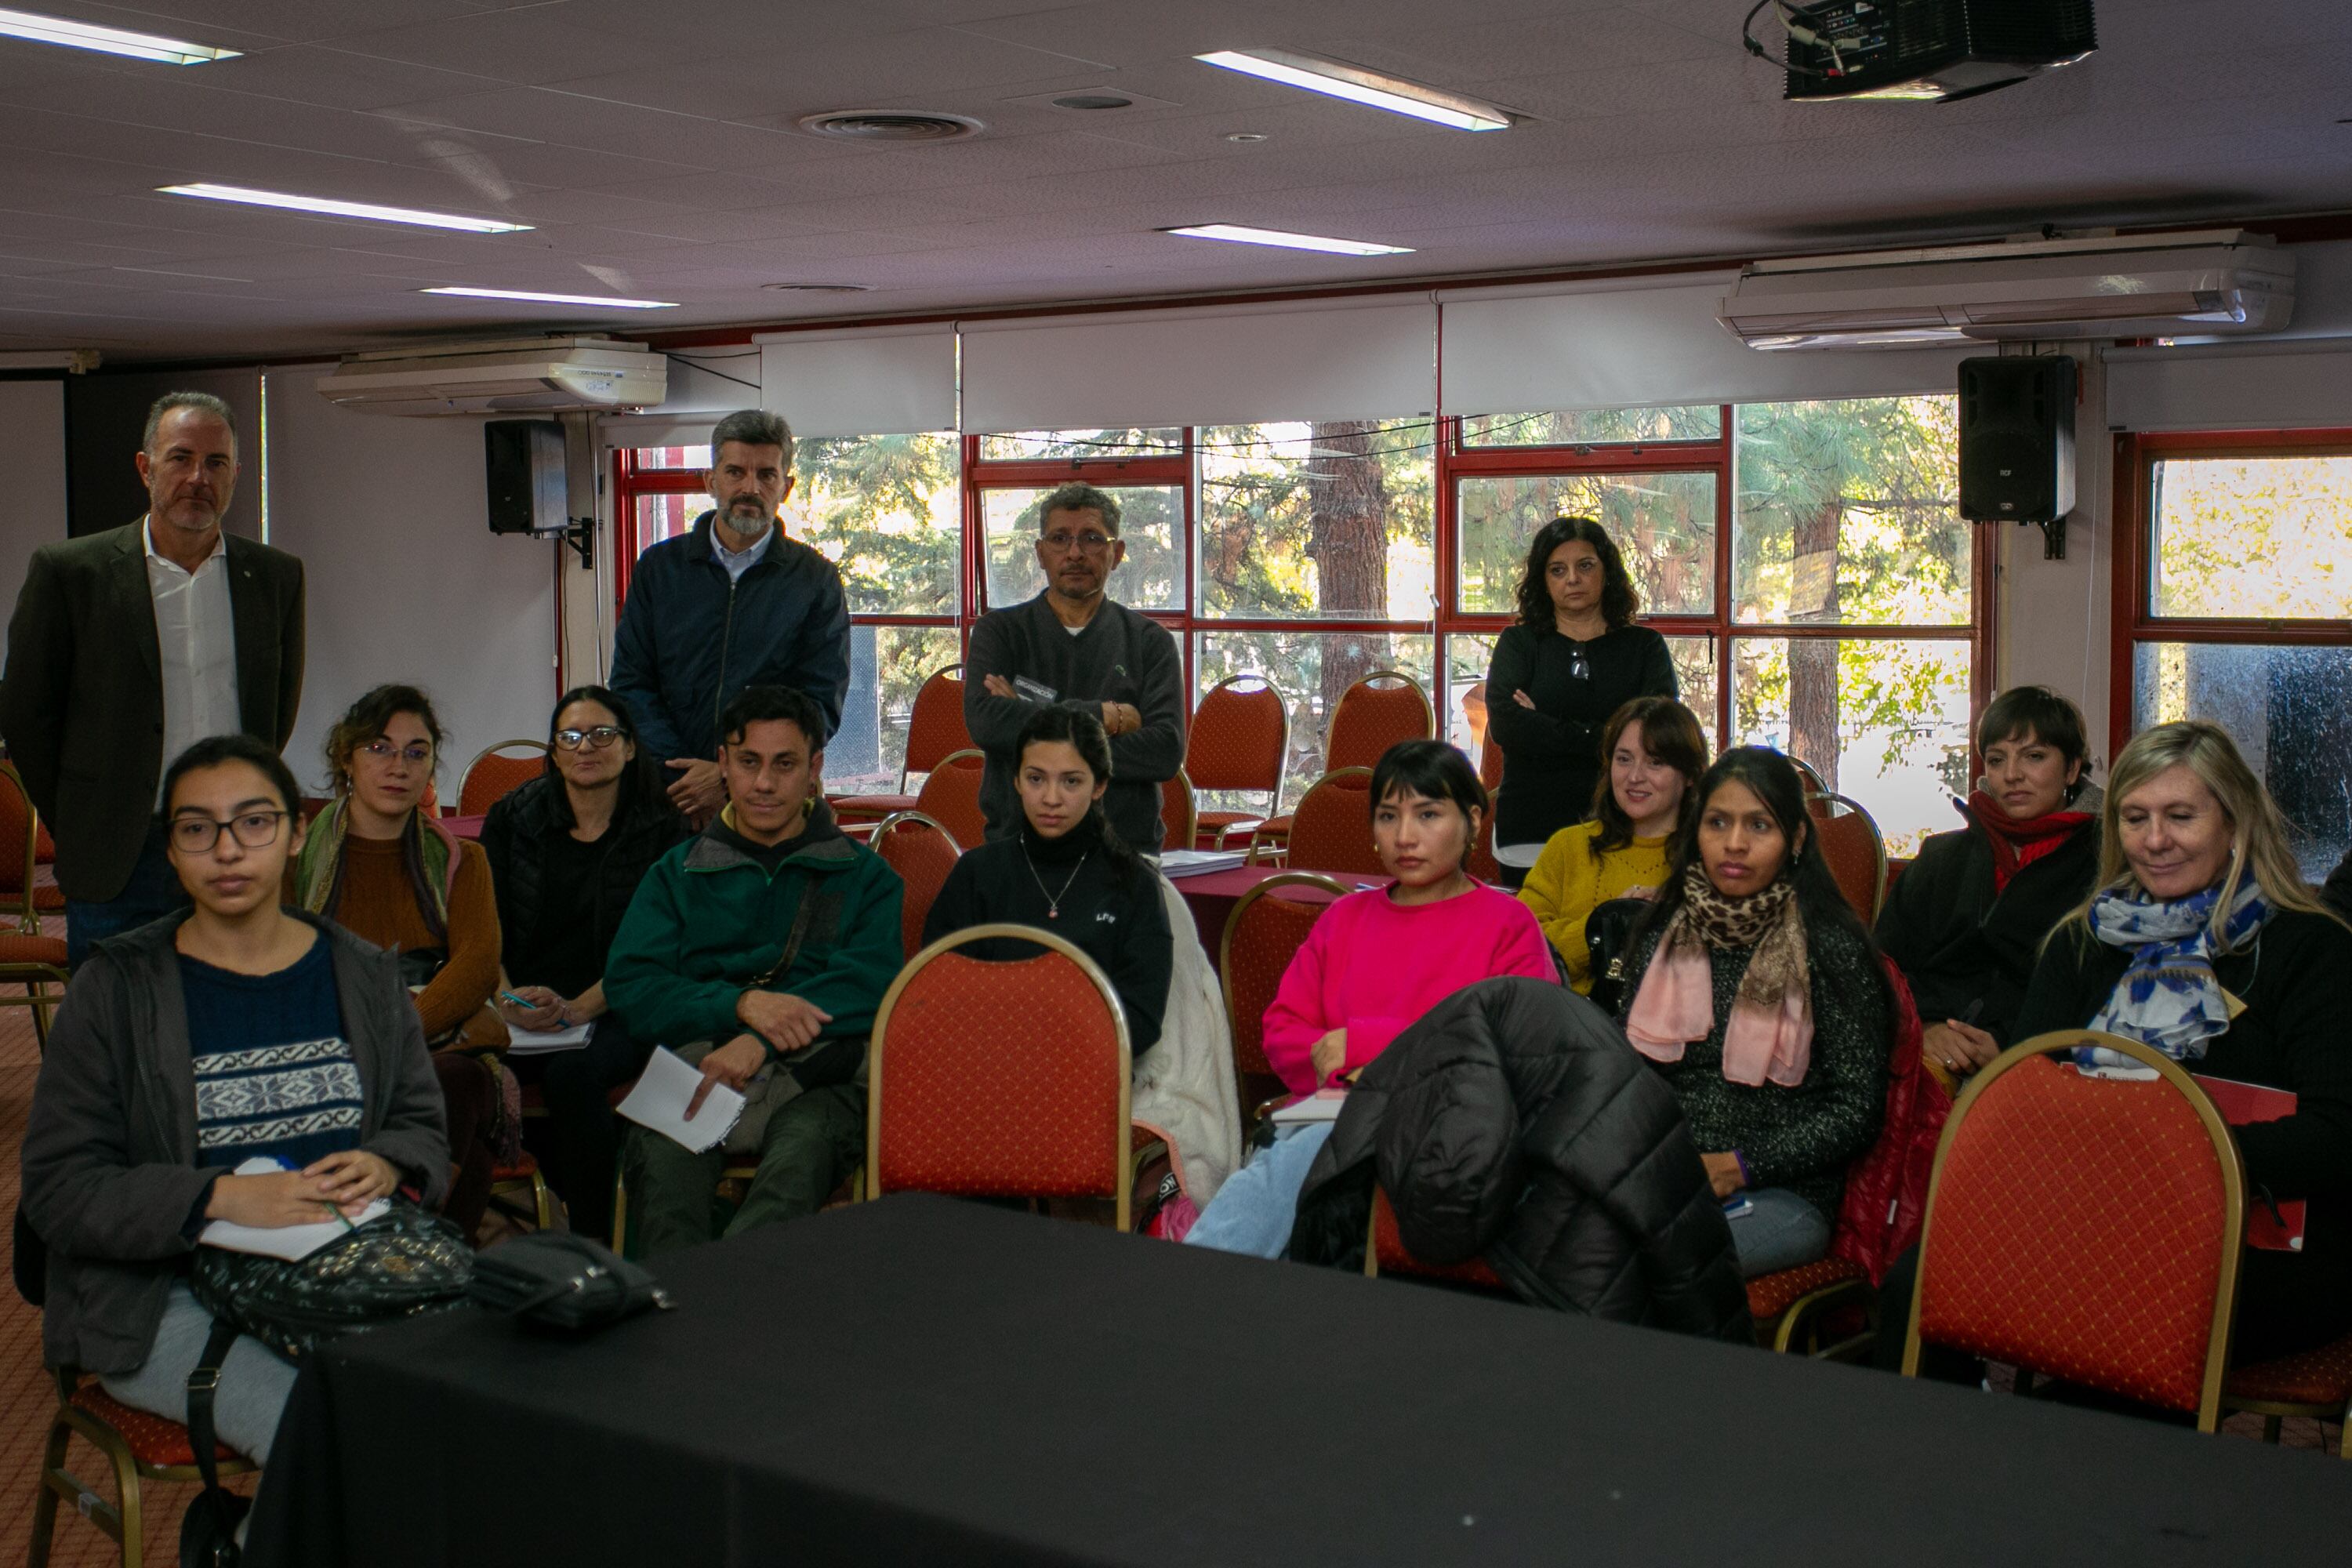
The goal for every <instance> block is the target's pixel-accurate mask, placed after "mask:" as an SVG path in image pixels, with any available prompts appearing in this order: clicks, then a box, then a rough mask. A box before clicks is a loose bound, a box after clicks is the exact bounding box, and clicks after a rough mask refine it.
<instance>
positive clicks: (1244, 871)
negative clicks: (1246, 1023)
mask: <svg viewBox="0 0 2352 1568" xmlns="http://www.w3.org/2000/svg"><path fill="white" fill-rule="evenodd" d="M1306 869H1307V868H1306V867H1303V866H1236V867H1234V868H1233V869H1232V870H1230V871H1206V872H1203V873H1202V874H1201V875H1200V876H1197V877H1179V878H1177V879H1175V880H1176V890H1177V891H1178V892H1180V893H1181V894H1183V895H1184V902H1185V903H1186V904H1188V905H1189V906H1191V908H1192V923H1193V924H1194V925H1196V926H1198V927H1199V928H1200V931H1201V945H1202V947H1205V948H1207V949H1208V950H1209V962H1210V963H1215V962H1217V948H1218V946H1219V944H1220V943H1221V942H1223V940H1224V935H1225V921H1227V920H1228V919H1230V918H1231V917H1232V915H1233V912H1234V905H1235V904H1237V903H1239V902H1241V900H1242V895H1243V894H1244V893H1246V892H1248V891H1249V890H1250V889H1252V888H1255V887H1256V886H1257V885H1258V884H1259V883H1260V882H1263V881H1265V880H1266V879H1268V878H1270V877H1279V876H1281V875H1282V874H1283V873H1284V872H1285V871H1303V870H1306ZM1317 875H1318V876H1325V877H1328V878H1330V879H1332V880H1333V881H1335V882H1337V883H1339V886H1341V887H1343V888H1346V889H1349V890H1351V891H1352V890H1353V889H1358V888H1384V887H1386V886H1388V880H1389V879H1387V878H1386V877H1381V878H1376V879H1371V880H1370V881H1367V880H1366V879H1363V878H1361V877H1359V876H1357V875H1355V874H1354V873H1352V872H1343V871H1322V872H1318V873H1317ZM1272 896H1273V897H1275V898H1277V899H1297V900H1301V901H1303V902H1306V903H1313V904H1328V903H1329V902H1330V901H1331V898H1330V895H1329V894H1328V893H1325V892H1323V891H1322V890H1321V889H1316V888H1309V887H1306V886H1303V885H1302V886H1299V887H1296V888H1284V889H1277V890H1276V892H1275V893H1274V894H1273V895H1272Z"/></svg>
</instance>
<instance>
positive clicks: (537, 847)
mask: <svg viewBox="0 0 2352 1568" xmlns="http://www.w3.org/2000/svg"><path fill="white" fill-rule="evenodd" d="M571 831H572V797H571V796H570V795H566V794H565V793H564V790H563V784H562V781H561V780H559V779H556V778H554V777H552V776H551V775H548V774H541V776H540V777H538V778H535V779H532V780H530V782H529V783H527V784H520V785H518V786H517V787H516V788H514V789H512V790H509V791H508V792H507V793H506V794H505V795H501V796H499V801H498V804H497V805H493V806H491V807H490V814H489V816H488V817H486V818H485V819H484V820H483V822H482V853H483V854H484V855H486V856H488V858H489V862H490V881H491V885H492V886H493V887H495V888H496V889H498V898H499V932H500V933H501V936H502V939H503V942H504V945H505V950H506V951H505V952H504V953H503V954H502V957H503V959H504V962H505V963H506V965H507V968H508V970H509V973H511V974H512V975H513V978H514V979H515V981H516V982H517V983H518V984H536V983H537V977H536V976H533V975H527V974H523V973H519V972H517V960H518V959H519V958H520V956H521V955H522V953H523V952H526V951H527V948H528V944H529V942H530V940H531V937H532V934H533V933H535V932H537V931H538V930H539V924H540V921H542V920H562V921H583V920H584V921H587V922H588V927H589V929H590V930H591V931H593V932H594V934H595V942H596V951H597V952H599V953H608V952H612V951H613V938H614V936H615V935H617V934H618V933H619V931H620V929H621V918H622V917H623V916H624V915H625V914H627V913H628V912H629V900H631V899H633V898H635V897H636V893H637V884H638V883H639V882H642V881H644V880H645V877H646V869H647V868H650V867H651V866H652V865H653V863H654V862H655V861H656V860H658V859H660V858H662V856H663V855H664V854H665V853H667V851H668V850H669V849H670V848H671V847H672V846H674V845H678V844H683V843H684V842H686V840H687V839H688V837H690V833H689V830H688V827H687V825H686V818H684V817H683V816H679V815H678V814H677V812H675V811H671V810H668V809H667V802H654V801H646V802H642V803H638V804H635V805H632V804H630V803H629V802H628V799H627V786H626V784H624V785H623V800H622V803H621V805H620V807H619V809H618V810H616V811H615V812H614V816H613V822H612V826H609V827H607V828H606V829H605V830H604V837H602V838H600V839H598V840H597V843H598V844H600V845H602V846H603V853H602V854H601V855H600V856H599V857H598V860H597V871H596V887H595V892H594V898H593V902H591V904H590V905H589V907H588V908H586V909H572V910H550V909H546V908H544V907H543V906H544V904H545V903H546V900H545V899H544V898H542V897H541V870H542V868H544V867H545V865H546V863H547V847H548V845H549V844H550V842H551V841H552V840H553V839H555V838H556V837H560V836H561V835H563V834H567V833H570V832H571Z"/></svg>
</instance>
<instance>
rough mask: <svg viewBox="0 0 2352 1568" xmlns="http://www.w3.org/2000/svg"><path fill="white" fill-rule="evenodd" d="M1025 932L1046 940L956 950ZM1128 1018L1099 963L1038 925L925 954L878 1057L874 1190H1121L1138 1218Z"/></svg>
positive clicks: (978, 933)
mask: <svg viewBox="0 0 2352 1568" xmlns="http://www.w3.org/2000/svg"><path fill="white" fill-rule="evenodd" d="M997 937H1018V938H1020V939H1022V940H1024V941H1026V942H1035V943H1037V944H1038V945H1039V946H1040V947H1042V948H1044V949H1045V951H1044V952H1040V953H1038V954H1037V955H1036V956H1034V957H1032V958H1024V959H1020V960H1017V961H1014V962H1011V963H984V962H982V961H981V960H979V959H976V958H972V957H970V956H968V955H966V954H965V953H963V952H959V951H957V950H958V949H960V948H961V947H963V946H965V945H966V944H968V943H971V942H983V941H987V940H989V939H991V938H997ZM1128 1074H1129V1053H1128V1039H1127V1017H1126V1015H1125V1014H1124V1013H1122V1012H1121V1011H1120V1010H1119V1005H1118V996H1117V994H1114V993H1113V991H1112V990H1111V985H1110V982H1109V981H1108V979H1106V978H1105V977H1104V975H1103V973H1102V971H1101V970H1100V969H1098V968H1097V967H1096V966H1095V964H1094V962H1093V961H1092V960H1090V959H1088V958H1087V956H1086V955H1085V954H1084V953H1082V952H1079V951H1078V950H1077V949H1076V948H1075V947H1073V946H1071V945H1070V944H1069V943H1068V942H1065V941H1063V940H1062V939H1061V938H1060V937H1057V936H1055V935H1052V934H1051V933H1049V932H1046V931H1038V930H1036V929H1034V928H1033V927H1029V926H1015V925H983V926H973V927H971V929H970V930H968V931H957V932H955V933H954V934H952V935H950V936H945V937H942V938H940V940H939V941H938V942H933V943H932V944H931V945H930V946H929V947H927V948H925V949H924V950H923V951H922V952H919V953H917V954H916V955H915V957H914V959H913V961H912V962H910V963H908V965H907V967H906V968H905V969H904V970H903V971H901V972H900V973H899V975H898V979H897V981H895V982H894V983H893V984H891V986H890V990H889V993H888V994H887V995H885V996H884V997H883V999H882V1009H881V1012H880V1013H879V1014H878V1015H877V1016H876V1018H875V1021H874V1044H873V1047H872V1049H871V1053H870V1055H869V1056H868V1058H867V1060H866V1096H867V1100H866V1190H867V1191H868V1192H869V1193H870V1194H873V1195H875V1196H877V1197H878V1196H880V1195H881V1194H884V1193H890V1192H902V1191H907V1190H910V1189H911V1190H914V1191H918V1192H929V1193H953V1194H969V1195H984V1196H992V1197H1055V1198H1066V1197H1114V1198H1116V1199H1117V1200H1118V1223H1119V1228H1121V1229H1122V1230H1123V1229H1125V1228H1126V1227H1127V1223H1128V1202H1129V1181H1130V1179H1131V1173H1130V1172H1129V1168H1128V1161H1129V1125H1128V1109H1129V1107H1128Z"/></svg>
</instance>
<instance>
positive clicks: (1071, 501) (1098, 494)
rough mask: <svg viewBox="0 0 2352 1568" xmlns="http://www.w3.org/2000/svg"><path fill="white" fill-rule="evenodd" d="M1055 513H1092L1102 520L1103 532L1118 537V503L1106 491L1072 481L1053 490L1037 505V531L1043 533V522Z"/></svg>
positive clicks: (1079, 481)
mask: <svg viewBox="0 0 2352 1568" xmlns="http://www.w3.org/2000/svg"><path fill="white" fill-rule="evenodd" d="M1057 511H1092V512H1096V513H1097V514H1099V515H1100V516H1101V518H1102V525H1103V531H1104V532H1106V533H1108V534H1109V535H1110V536H1111V537H1112V538H1113V539H1117V538H1118V501H1117V500H1114V499H1112V497H1111V494H1110V492H1109V491H1108V490H1102V489H1096V488H1095V487H1094V486H1092V485H1090V484H1087V483H1085V482H1083V481H1081V480H1078V479H1072V480H1071V481H1070V482H1069V483H1068V484H1066V485H1062V486H1060V487H1058V488H1057V489H1055V491H1054V492H1053V494H1051V495H1049V496H1047V497H1046V498H1045V500H1041V501H1039V502H1038V503H1037V531H1038V532H1040V533H1043V532H1045V520H1046V519H1047V518H1049V517H1052V516H1053V515H1054V514H1055V512H1057Z"/></svg>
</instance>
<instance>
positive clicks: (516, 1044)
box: [507, 1024, 596, 1057]
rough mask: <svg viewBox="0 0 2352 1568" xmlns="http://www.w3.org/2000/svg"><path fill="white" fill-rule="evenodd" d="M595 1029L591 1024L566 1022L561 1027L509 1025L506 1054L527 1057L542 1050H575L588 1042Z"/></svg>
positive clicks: (535, 1054)
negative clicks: (525, 1027)
mask: <svg viewBox="0 0 2352 1568" xmlns="http://www.w3.org/2000/svg"><path fill="white" fill-rule="evenodd" d="M595 1030H596V1026H595V1025H593V1024H567V1025H565V1026H563V1027H562V1028H561V1029H518V1028H515V1027H514V1026H511V1025H509V1026H508V1028H507V1054H508V1055H509V1056H514V1057H529V1056H537V1055H539V1054H540V1053H541V1052H544V1051H575V1050H578V1049H579V1048H580V1047H582V1046H584V1045H586V1044H587V1043H588V1037H589V1036H590V1035H592V1034H593V1033H595Z"/></svg>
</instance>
